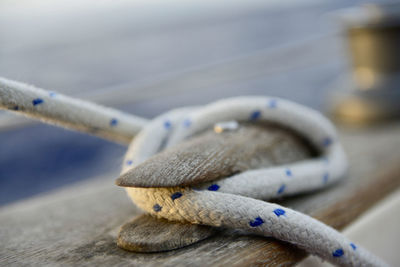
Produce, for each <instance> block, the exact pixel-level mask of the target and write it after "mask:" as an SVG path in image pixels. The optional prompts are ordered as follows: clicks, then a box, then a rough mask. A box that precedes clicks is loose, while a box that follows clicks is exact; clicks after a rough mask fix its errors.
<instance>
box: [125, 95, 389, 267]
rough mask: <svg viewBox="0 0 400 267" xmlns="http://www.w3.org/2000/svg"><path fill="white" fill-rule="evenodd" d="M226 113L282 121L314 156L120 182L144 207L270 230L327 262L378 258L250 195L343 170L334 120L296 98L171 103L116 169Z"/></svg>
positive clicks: (315, 181) (296, 187) (308, 187)
mask: <svg viewBox="0 0 400 267" xmlns="http://www.w3.org/2000/svg"><path fill="white" fill-rule="evenodd" d="M232 120H235V121H239V122H243V121H252V122H254V123H257V122H261V121H267V122H273V123H277V124H280V125H284V126H286V127H288V128H291V129H292V130H294V131H296V132H297V133H299V134H301V135H303V136H305V137H306V138H307V139H308V140H309V141H310V142H311V143H312V144H313V145H314V146H315V147H317V148H318V149H319V150H320V151H321V152H322V156H321V157H320V158H317V159H311V160H306V161H302V162H298V163H295V164H292V165H288V166H279V167H273V168H266V169H258V170H250V171H246V172H243V173H240V174H237V175H234V176H232V177H228V178H223V179H220V180H218V181H214V182H212V183H206V184H203V185H201V186H198V187H196V188H190V187H185V188H180V187H171V188H126V190H127V193H128V195H129V196H130V198H131V199H132V200H133V202H134V203H135V204H136V205H137V206H139V207H140V208H142V209H143V210H144V211H146V212H149V213H151V214H153V215H155V216H157V217H161V218H166V219H169V220H173V221H181V222H190V223H195V224H205V225H210V226H217V227H221V226H222V227H229V228H236V229H242V230H246V231H250V232H253V233H256V234H259V235H263V236H273V237H275V238H277V239H280V240H284V241H287V242H290V243H293V244H295V245H297V246H298V247H300V248H303V249H305V250H306V251H308V252H309V253H311V254H315V255H318V256H320V257H321V258H323V259H326V260H328V261H330V262H332V263H334V264H338V265H342V266H385V264H384V263H383V262H381V261H380V259H378V258H376V257H375V256H374V255H372V254H370V253H369V252H368V251H366V250H364V249H363V248H361V247H360V246H357V245H356V244H354V243H352V242H351V241H349V240H347V239H346V238H345V237H344V236H343V235H341V234H340V233H339V232H337V231H336V230H334V229H333V228H331V227H329V226H327V225H325V224H323V223H321V222H319V221H317V220H315V219H313V218H311V217H309V216H307V215H305V214H302V213H299V212H296V211H294V210H291V209H289V208H286V207H282V206H280V205H277V204H273V203H268V202H264V201H260V200H257V199H269V198H274V197H277V196H284V195H292V194H296V193H301V192H306V191H312V190H316V189H318V188H322V187H325V186H327V185H329V184H331V183H334V182H335V181H337V180H339V179H340V178H342V177H343V176H344V175H345V173H346V170H347V161H346V157H345V155H344V152H343V148H342V146H341V145H340V143H339V141H338V139H337V136H336V133H335V130H334V127H333V126H332V124H331V123H330V122H329V121H328V120H327V119H325V118H324V117H323V116H322V115H320V114H319V113H318V112H316V111H313V110H311V109H309V108H306V107H304V106H300V105H298V104H295V103H292V102H289V101H286V100H283V99H278V98H266V97H238V98H232V99H226V100H222V101H218V102H216V103H213V104H210V105H207V106H204V107H201V108H197V109H183V110H182V109H180V110H174V111H171V112H169V113H167V114H164V115H161V116H160V117H158V118H156V119H154V120H152V121H151V122H150V123H148V124H147V125H146V126H145V128H144V129H143V130H142V131H141V132H140V133H139V135H138V136H137V137H136V138H135V140H134V141H133V142H132V143H131V145H130V147H129V149H128V151H127V153H126V156H125V164H124V166H123V170H122V173H125V172H127V171H128V170H130V169H131V168H133V166H134V165H137V164H140V163H141V162H143V161H145V160H146V159H147V158H149V157H150V156H152V155H154V154H156V153H158V152H160V148H162V147H164V146H165V147H169V146H172V145H175V144H177V143H179V142H180V141H181V140H184V139H186V138H188V137H190V136H193V135H195V134H197V133H200V132H202V131H204V130H205V129H207V128H210V127H213V125H214V124H216V123H219V122H226V121H232ZM249 141H251V140H249ZM165 144H166V145H165ZM166 179H173V177H166Z"/></svg>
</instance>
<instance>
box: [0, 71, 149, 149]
mask: <svg viewBox="0 0 400 267" xmlns="http://www.w3.org/2000/svg"><path fill="white" fill-rule="evenodd" d="M0 108H3V109H7V110H10V111H13V112H17V113H18V114H23V115H25V116H28V117H33V118H35V119H40V120H42V121H44V122H46V123H51V124H56V125H58V126H62V127H65V128H68V129H74V130H78V131H81V132H86V133H88V134H92V135H97V136H100V137H103V138H106V139H111V140H113V141H117V142H121V143H129V142H130V141H131V140H132V138H133V136H134V135H135V134H137V133H138V132H139V131H140V130H141V129H142V128H143V126H144V125H145V124H146V123H147V120H146V119H143V118H140V117H136V116H134V115H131V114H127V113H123V112H121V111H119V110H115V109H112V108H107V107H104V106H100V105H97V104H94V103H91V102H88V101H83V100H80V99H76V98H72V97H68V96H65V95H62V94H59V93H56V92H49V91H46V90H43V89H40V88H37V87H34V86H32V85H28V84H25V83H21V82H16V81H12V80H8V79H5V78H2V77H0Z"/></svg>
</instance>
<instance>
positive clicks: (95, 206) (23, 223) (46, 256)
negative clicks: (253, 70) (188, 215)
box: [0, 123, 400, 266]
mask: <svg viewBox="0 0 400 267" xmlns="http://www.w3.org/2000/svg"><path fill="white" fill-rule="evenodd" d="M399 134H400V124H399V123H396V124H392V125H385V126H379V127H376V128H373V129H369V130H368V131H365V130H360V129H359V130H356V129H353V130H341V134H340V136H341V139H342V141H343V143H344V146H345V149H346V151H347V153H348V155H349V159H350V166H351V168H350V173H349V177H348V179H346V180H345V181H343V182H340V183H339V184H337V185H334V186H332V187H331V188H327V189H326V190H323V191H319V192H316V193H314V194H305V195H301V196H297V197H293V198H290V199H286V200H283V201H279V202H280V203H282V204H283V205H287V206H289V207H292V208H295V209H297V210H300V211H303V212H305V213H308V214H310V215H311V216H313V217H316V218H318V219H320V220H322V221H324V222H326V223H327V224H329V225H332V226H333V227H335V228H337V229H342V228H343V227H344V226H346V225H347V224H349V223H350V222H352V221H353V220H355V219H356V218H357V217H358V216H359V215H360V214H361V213H362V212H364V211H365V210H367V209H368V208H370V207H371V206H372V205H373V204H374V203H376V202H377V201H378V200H380V199H382V198H383V197H384V196H385V195H387V194H388V193H390V192H391V191H393V190H395V189H396V188H398V187H399V186H400V179H399V177H400V167H399V166H400V165H399V163H400V151H399V149H398V148H399V147H400V138H398V136H399ZM114 177H116V174H115V173H113V174H108V175H104V176H103V177H99V178H96V179H92V180H89V181H85V182H82V183H80V184H76V185H74V186H72V187H69V188H66V189H62V190H59V191H56V192H52V193H50V194H48V195H45V196H40V197H37V198H33V199H28V200H25V201H23V202H20V203H17V204H14V205H10V206H6V207H3V208H2V209H0V225H1V237H2V242H1V244H0V259H1V260H0V264H1V265H24V264H28V265H41V266H43V265H51V266H55V265H63V266H65V265H77V264H79V265H90V266H92V265H101V266H109V265H117V266H126V264H130V265H149V266H156V265H159V264H160V263H162V264H165V265H166V266H187V265H189V264H190V265H192V266H202V265H204V264H207V265H211V264H215V265H218V266H224V265H226V264H229V265H232V266H243V265H247V266H249V265H251V266H257V265H259V266H264V265H267V264H285V266H290V265H293V264H294V263H296V262H297V261H299V260H300V259H302V258H303V257H304V256H305V253H304V252H302V251H301V250H299V249H296V248H294V247H293V246H291V245H288V244H285V243H283V242H279V241H276V240H273V239H269V238H264V237H258V236H250V235H246V234H245V233H240V232H237V231H232V230H221V232H220V233H218V234H217V235H215V236H213V237H211V238H208V239H206V240H203V241H201V242H199V243H197V244H194V245H191V246H188V247H186V248H182V249H178V250H174V251H170V252H163V253H149V254H144V253H131V252H126V251H124V250H122V249H119V248H118V247H117V245H116V235H117V232H118V230H119V227H120V226H121V225H122V224H123V223H125V222H126V221H128V220H129V219H130V218H133V217H134V216H135V215H137V214H140V211H139V210H137V209H136V208H135V207H134V205H133V204H132V203H131V202H130V200H129V199H128V197H127V196H126V195H125V192H124V191H123V190H122V189H121V188H118V187H116V186H114V185H113V178H114Z"/></svg>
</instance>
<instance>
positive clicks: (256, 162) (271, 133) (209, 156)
mask: <svg viewBox="0 0 400 267" xmlns="http://www.w3.org/2000/svg"><path fill="white" fill-rule="evenodd" d="M315 154H316V153H315V150H314V149H313V148H312V147H311V146H310V145H309V144H308V143H307V141H306V140H305V139H303V138H301V137H299V136H298V135H296V134H294V133H292V132H290V131H289V130H287V129H285V128H282V127H278V126H274V125H258V124H244V123H243V124H241V126H240V127H239V128H238V129H237V130H235V131H226V132H222V133H216V132H214V131H213V130H209V131H207V132H205V133H203V134H201V135H199V136H196V137H194V138H192V139H190V140H188V141H185V142H182V143H180V144H179V145H177V146H174V147H172V148H169V149H166V150H165V151H163V152H161V153H159V154H157V155H154V156H153V157H151V158H150V159H148V160H146V161H145V162H143V163H142V164H139V165H138V166H136V167H135V168H133V169H131V170H130V171H128V172H126V173H124V174H123V175H121V176H120V177H119V178H118V179H117V181H116V184H117V185H119V186H123V187H170V186H171V187H172V186H186V185H195V184H198V183H203V182H208V181H213V180H217V179H219V178H221V177H228V176H231V175H233V174H235V173H238V172H242V171H245V170H249V169H257V168H262V167H268V166H273V165H277V164H286V163H291V162H294V161H297V160H302V159H306V158H309V157H311V156H312V155H315ZM170 177H173V178H174V179H170ZM166 178H167V179H166Z"/></svg>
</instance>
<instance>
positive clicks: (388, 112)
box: [332, 3, 400, 123]
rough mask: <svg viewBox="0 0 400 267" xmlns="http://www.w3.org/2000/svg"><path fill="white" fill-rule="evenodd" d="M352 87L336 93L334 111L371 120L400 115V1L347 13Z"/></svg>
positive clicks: (343, 117)
mask: <svg viewBox="0 0 400 267" xmlns="http://www.w3.org/2000/svg"><path fill="white" fill-rule="evenodd" d="M343 18H344V22H345V25H346V38H347V43H348V48H349V52H350V59H351V63H352V73H351V77H350V78H349V79H348V85H347V87H350V90H347V91H346V90H345V91H341V92H335V93H334V96H333V110H332V111H333V114H334V116H335V117H337V118H338V119H340V120H341V121H346V122H350V123H369V122H373V121H381V120H384V119H388V118H393V117H400V4H399V3H390V4H368V5H364V6H362V7H359V8H357V9H353V10H352V11H351V12H347V13H346V14H345V16H344V17H343Z"/></svg>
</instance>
